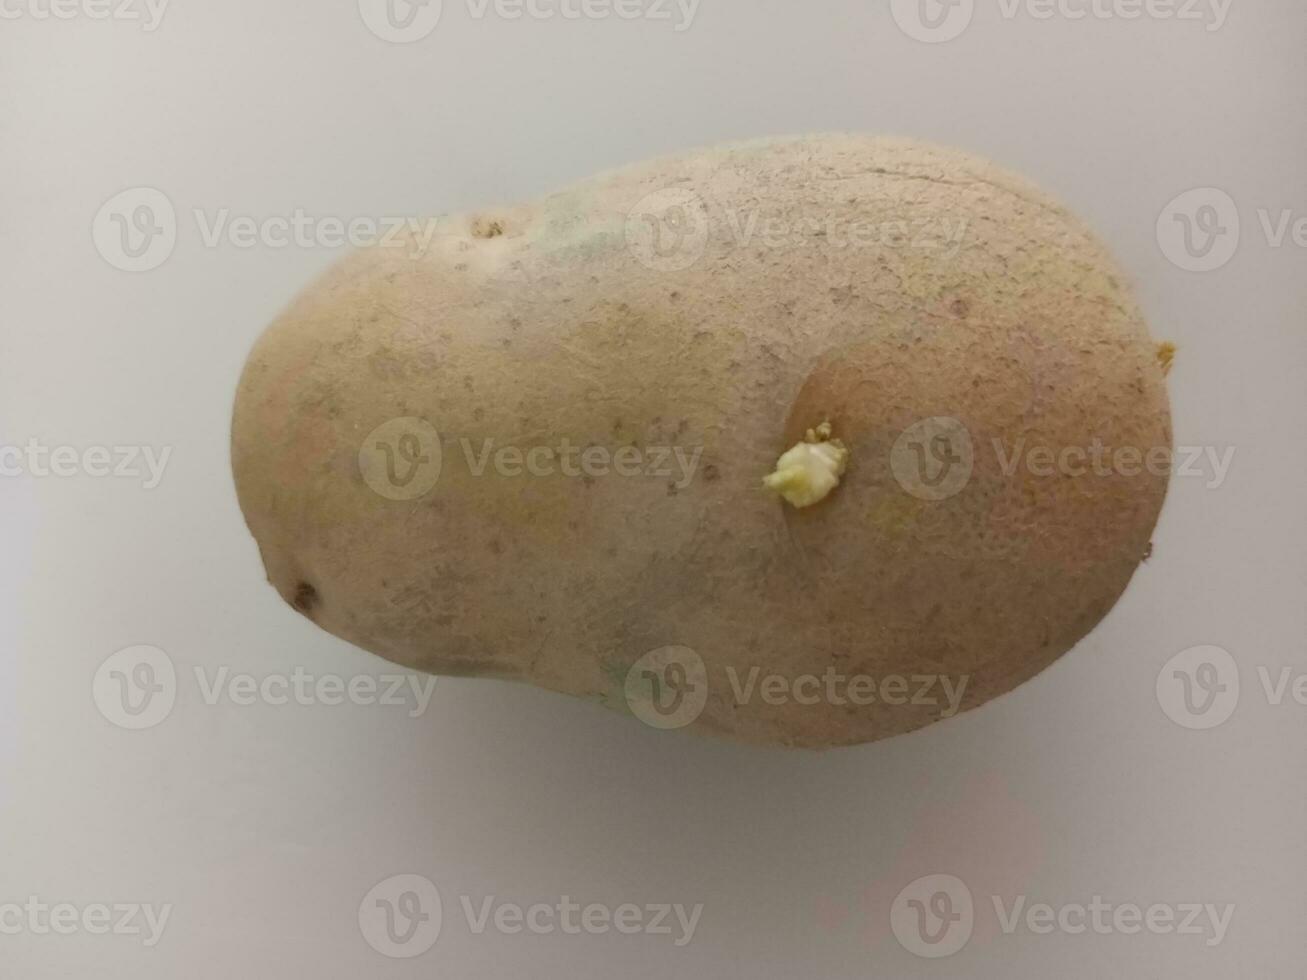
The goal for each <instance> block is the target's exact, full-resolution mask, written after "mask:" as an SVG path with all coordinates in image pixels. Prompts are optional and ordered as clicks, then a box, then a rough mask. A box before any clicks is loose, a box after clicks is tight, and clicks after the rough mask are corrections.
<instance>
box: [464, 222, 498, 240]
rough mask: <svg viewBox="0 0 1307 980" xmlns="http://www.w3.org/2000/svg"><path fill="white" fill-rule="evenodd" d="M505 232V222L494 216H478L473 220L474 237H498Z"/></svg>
mask: <svg viewBox="0 0 1307 980" xmlns="http://www.w3.org/2000/svg"><path fill="white" fill-rule="evenodd" d="M503 233H504V223H503V222H502V221H499V220H497V219H494V218H477V219H475V220H474V221H473V222H472V237H473V238H483V239H484V238H498V237H499V236H500V235H502V234H503Z"/></svg>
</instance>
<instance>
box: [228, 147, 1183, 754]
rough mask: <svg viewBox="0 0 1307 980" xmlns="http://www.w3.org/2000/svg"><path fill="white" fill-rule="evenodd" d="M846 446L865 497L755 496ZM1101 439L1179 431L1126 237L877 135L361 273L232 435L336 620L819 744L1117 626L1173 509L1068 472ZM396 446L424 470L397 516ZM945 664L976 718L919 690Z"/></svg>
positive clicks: (392, 638) (1127, 482)
mask: <svg viewBox="0 0 1307 980" xmlns="http://www.w3.org/2000/svg"><path fill="white" fill-rule="evenodd" d="M393 420H409V421H403V422H395V421H393ZM413 420H421V422H420V423H419V422H415V421H413ZM825 421H829V422H830V423H831V425H832V429H833V431H834V433H835V435H836V436H837V437H838V438H839V439H840V440H841V441H842V442H843V443H844V444H845V445H846V446H847V447H848V450H849V460H848V467H847V472H846V473H845V474H844V476H843V478H842V480H841V483H840V485H839V486H838V487H836V488H835V489H834V490H833V491H832V492H831V493H830V494H829V496H828V497H827V498H826V499H824V500H822V501H821V502H819V503H817V504H815V505H813V506H811V507H805V508H802V509H796V508H794V507H791V506H789V505H787V504H784V503H783V502H781V500H780V499H779V498H778V497H777V496H776V495H775V494H772V493H769V492H767V491H766V490H764V489H763V486H762V480H763V478H764V477H765V476H766V475H767V474H768V473H770V472H771V471H772V469H773V468H774V467H775V465H776V461H777V458H778V457H779V456H780V455H781V454H782V453H783V452H784V451H785V450H787V449H789V448H790V447H792V446H794V445H795V444H796V443H797V442H799V441H801V440H802V439H803V438H804V433H805V432H806V430H808V429H811V428H813V427H814V426H818V425H820V424H821V423H822V422H825ZM386 426H388V427H387V428H382V427H386ZM406 426H407V427H415V426H416V427H417V428H414V429H413V431H412V432H408V431H406V429H405V427H406ZM422 426H426V428H423V427H422ZM379 431H380V432H381V433H382V435H381V436H378V435H377V433H378V432H379ZM432 432H434V433H437V434H438V435H437V437H436V442H435V443H434V444H432V443H431V442H430V437H429V435H428V436H427V437H426V440H427V441H425V442H424V441H423V436H422V434H423V433H428V434H429V433H432ZM369 439H371V440H374V442H375V443H376V444H374V445H365V442H366V441H367V440H369ZM382 442H385V443H386V445H385V446H382V445H380V443H382ZM433 445H434V450H435V451H434V452H432V451H431V450H432V449H433ZM1095 446H1101V447H1103V448H1104V449H1105V450H1106V451H1107V452H1108V453H1111V452H1112V451H1115V450H1122V449H1130V450H1133V451H1134V452H1137V453H1138V454H1139V455H1140V456H1141V458H1142V457H1147V456H1148V454H1149V453H1150V452H1152V453H1154V454H1156V453H1158V452H1162V451H1165V452H1169V449H1170V446H1171V433H1170V420H1169V411H1168V406H1167V397H1166V391H1165V382H1164V372H1163V369H1162V366H1161V364H1160V363H1159V361H1158V358H1157V346H1156V344H1155V342H1154V341H1153V340H1152V339H1150V337H1149V334H1148V331H1147V328H1146V326H1145V324H1144V322H1143V319H1142V317H1141V315H1140V313H1139V310H1138V308H1137V307H1136V305H1135V303H1134V301H1133V299H1132V298H1131V296H1130V293H1129V289H1128V287H1127V285H1126V283H1125V281H1124V279H1123V277H1122V276H1121V274H1120V273H1119V272H1118V271H1117V270H1116V268H1115V266H1114V264H1113V262H1112V260H1111V258H1110V257H1109V256H1108V255H1107V254H1106V252H1105V251H1104V249H1103V247H1102V246H1101V245H1100V244H1099V243H1098V242H1097V241H1096V240H1095V238H1094V237H1093V236H1092V234H1091V233H1090V232H1089V231H1088V230H1087V229H1086V228H1085V226H1084V225H1083V224H1082V223H1081V222H1080V221H1078V220H1077V219H1076V218H1074V217H1073V216H1072V215H1071V214H1069V213H1068V212H1067V211H1066V210H1065V209H1063V208H1062V207H1061V206H1059V205H1058V204H1057V203H1056V202H1054V201H1052V200H1050V199H1049V198H1048V197H1046V196H1044V195H1043V194H1042V193H1040V192H1039V191H1037V190H1036V189H1034V188H1033V187H1031V186H1030V185H1028V184H1027V183H1026V182H1024V181H1023V180H1021V179H1019V178H1016V177H1014V176H1012V175H1010V174H1008V173H1006V172H1004V171H1002V170H1000V169H998V168H996V167H995V166H993V165H992V164H989V163H987V162H985V161H982V160H979V159H977V158H974V157H971V156H968V155H965V154H962V153H958V152H955V151H950V150H945V149H941V148H937V147H932V146H927V145H923V144H920V143H916V142H912V141H907V140H898V139H881V138H873V137H865V136H854V135H831V136H816V137H804V138H795V139H786V140H768V141H757V142H752V143H746V144H737V145H731V146H726V147H721V148H717V149H712V150H706V151H701V152H698V153H691V154H687V155H684V156H681V157H676V158H670V159H665V160H660V161H655V162H653V163H649V164H644V165H640V166H635V167H631V168H627V169H624V170H620V171H616V172H613V173H609V174H604V175H601V176H598V177H595V178H593V179H591V180H589V181H586V182H583V183H581V184H578V185H575V186H573V187H571V188H569V189H567V190H564V191H562V192H560V193H557V194H554V195H551V196H549V197H547V198H545V199H543V200H541V201H539V202H535V203H532V204H526V205H521V206H517V207H512V208H504V209H497V210H491V211H488V212H485V213H479V214H475V215H465V216H455V217H452V218H447V219H442V220H441V221H440V222H439V223H438V225H437V230H436V233H435V235H434V236H433V237H432V238H431V239H430V240H429V242H426V243H423V242H422V241H421V240H420V239H419V238H418V237H409V238H406V239H405V240H404V241H403V242H400V243H398V244H397V247H377V248H373V249H370V250H366V251H363V252H360V253H357V254H355V255H353V256H351V257H349V258H347V259H346V260H344V261H342V262H341V263H340V264H339V265H338V266H336V267H335V268H334V269H333V270H332V271H331V272H330V273H329V274H328V275H327V276H326V277H325V278H323V279H322V280H321V281H320V282H318V283H316V284H314V285H313V286H312V287H311V288H309V289H308V290H307V291H306V292H304V293H302V294H301V295H300V296H299V297H298V298H297V299H296V300H295V301H294V303H293V304H292V305H291V306H290V308H289V309H288V310H287V311H286V312H285V313H284V314H283V315H282V316H281V317H279V318H278V319H277V321H276V322H275V323H274V324H273V325H272V326H271V327H270V328H269V329H268V331H267V332H266V333H265V335H264V336H263V337H262V339H261V340H260V341H259V342H258V343H257V345H256V347H255V349H254V350H253V352H252V353H251V355H250V358H249V361H248V364H247V366H246V368H245V371H244V374H243V376H242V378H241V381H240V386H239V391H238V396H237V400H236V408H235V416H234V421H233V432H232V455H233V467H234V472H235V477H236V484H237V490H238V493H239V497H240V502H241V506H242V509H243V511H244V514H245V517H246V520H247V523H248V524H249V527H250V529H251V531H252V532H253V534H254V536H255V538H256V539H257V541H258V544H259V548H260V552H261V554H262V558H263V561H264V564H265V567H266V569H267V574H268V577H269V580H270V581H271V582H272V584H273V585H274V586H275V587H276V588H277V589H278V591H279V592H280V593H281V595H282V596H283V597H284V598H285V599H286V601H287V602H289V603H290V604H292V605H293V606H295V607H296V608H297V609H299V610H300V611H301V612H302V613H304V614H305V615H306V616H308V617H310V618H311V619H312V620H313V621H314V622H316V623H317V624H318V625H320V626H321V627H323V628H324V629H327V630H329V631H330V632H332V633H334V634H336V635H337V636H340V637H342V638H344V639H346V640H348V641H350V642H352V643H355V644H357V645H358V646H360V647H363V648H365V649H367V650H370V651H372V652H374V653H376V654H379V655H380V656H382V657H385V658H387V659H389V660H392V661H395V662H397V663H400V664H404V665H407V666H411V667H414V668H418V669H421V670H427V671H432V672H436V673H445V674H458V675H470V676H487V677H500V678H507V679H516V680H522V681H528V682H530V683H533V684H536V685H539V686H542V687H545V688H549V689H551V690H555V691H560V692H564V693H569V694H574V695H579V696H581V697H585V698H589V699H592V700H597V701H599V702H602V703H604V704H607V705H609V706H611V707H614V708H617V709H619V710H629V709H630V704H629V703H628V698H627V694H628V693H629V690H628V687H627V685H626V681H627V678H628V676H629V675H630V673H631V671H632V668H633V666H635V665H637V663H639V662H642V661H641V658H642V657H645V655H646V654H649V653H650V651H654V650H659V649H662V648H666V647H676V648H683V649H686V650H689V651H693V655H692V656H693V657H694V658H696V662H701V663H702V664H703V670H704V673H703V675H702V678H701V680H702V681H703V683H704V685H705V688H706V689H705V690H704V691H703V692H700V697H699V699H698V701H697V702H696V707H695V709H694V711H693V717H692V718H686V719H684V720H685V721H687V722H689V723H691V724H692V725H693V726H694V727H695V728H698V729H700V730H703V731H708V732H715V733H721V734H725V735H729V736H732V737H735V738H739V739H743V740H746V741H751V742H757V743H763V744H774V745H794V746H806V747H825V746H833V745H846V744H853V743H858V742H865V741H871V740H874V739H878V738H883V737H886V736H889V735H894V734H898V733H901V732H906V731H910V730H912V729H915V728H919V727H921V726H923V725H926V724H928V723H930V722H932V721H936V720H939V719H940V718H942V717H947V716H949V715H951V714H953V713H954V712H956V711H958V710H965V709H967V708H971V707H974V706H976V705H979V704H982V703H984V702H985V701H988V700H990V699H992V698H994V697H996V696H997V695H1000V694H1002V693H1004V692H1006V691H1008V690H1010V689H1012V688H1013V687H1015V686H1016V685H1017V684H1020V683H1021V682H1022V681H1024V680H1026V679H1027V678H1029V677H1031V676H1033V675H1034V674H1035V673H1037V672H1038V671H1039V670H1041V669H1042V668H1044V667H1045V666H1047V665H1048V664H1049V663H1051V662H1052V661H1053V660H1054V659H1055V658H1057V657H1058V656H1059V655H1061V654H1062V653H1064V652H1066V651H1067V650H1068V649H1070V648H1071V647H1072V646H1073V645H1074V644H1075V643H1076V642H1077V641H1078V640H1079V639H1080V638H1081V637H1082V636H1084V635H1085V634H1086V633H1087V632H1088V631H1089V630H1090V629H1092V628H1093V626H1094V625H1095V624H1096V623H1097V622H1098V621H1099V620H1100V619H1101V618H1102V617H1103V616H1104V615H1105V614H1106V613H1107V611H1108V610H1109V609H1110V608H1111V607H1112V605H1113V604H1114V603H1115V601H1116V600H1117V598H1118V597H1119V596H1120V594H1121V592H1122V591H1123V590H1124V588H1125V586H1126V584H1127V583H1128V582H1129V580H1130V577H1131V575H1132V574H1133V572H1134V570H1135V568H1136V566H1137V565H1138V563H1139V562H1140V561H1141V560H1142V559H1143V558H1144V557H1145V555H1146V554H1147V551H1148V548H1149V542H1150V536H1151V533H1152V530H1153V527H1154V524H1155V522H1156V519H1157V516H1158V513H1159V511H1160V508H1161V506H1162V502H1163V498H1164V496H1165V492H1166V486H1167V476H1166V473H1165V472H1164V471H1163V470H1162V469H1161V468H1159V467H1157V466H1136V465H1132V466H1130V467H1111V466H1109V467H1103V466H1101V465H1074V466H1073V465H1069V464H1068V461H1069V460H1077V461H1080V460H1082V458H1083V457H1082V456H1081V455H1080V454H1081V453H1085V454H1089V453H1092V452H1093V447H1095ZM568 447H575V449H574V450H569V449H568ZM583 449H585V450H589V451H590V455H589V456H588V457H586V456H582V455H581V454H580V450H583ZM501 450H507V454H506V455H505V454H501V453H500V451H501ZM1036 450H1038V451H1039V452H1040V453H1041V454H1042V453H1043V451H1044V450H1047V451H1048V452H1049V453H1050V454H1051V455H1052V456H1053V457H1054V458H1055V459H1057V460H1060V461H1061V462H1060V463H1059V464H1058V465H1057V466H1055V467H1054V470H1055V471H1054V472H1053V473H1052V474H1051V475H1049V474H1048V472H1047V469H1046V468H1040V467H1036V466H1032V465H1028V463H1029V462H1030V461H1031V460H1033V458H1034V457H1033V456H1029V455H1028V454H1030V453H1032V452H1033V451H1036ZM1068 450H1070V451H1071V452H1072V453H1073V455H1072V456H1068V455H1067V451H1068ZM361 451H363V452H365V453H371V455H370V456H368V457H367V458H368V459H371V460H373V463H371V464H366V465H365V464H362V463H361V461H360V459H361V458H360V452H361ZM533 453H534V455H532V454H533ZM569 453H571V455H569ZM497 454H498V455H497ZM516 454H520V456H518V455H516ZM383 457H384V459H383ZM1039 458H1040V460H1041V461H1042V462H1046V458H1045V457H1044V456H1043V455H1041V456H1040V457H1039ZM1094 458H1096V457H1094ZM1109 458H1112V457H1110V456H1109ZM1130 458H1131V459H1133V456H1131V457H1130ZM437 460H438V464H439V465H438V466H437V465H436V462H437ZM587 460H588V462H587ZM383 461H384V462H385V463H386V464H387V465H390V466H392V467H400V468H403V467H407V468H408V471H407V473H406V475H407V476H410V477H411V476H412V475H413V473H414V472H415V471H416V470H417V469H418V468H421V467H423V466H426V467H430V470H429V471H428V472H426V473H419V474H418V475H417V478H418V479H419V480H421V481H426V482H431V477H432V476H435V479H434V482H431V485H430V486H429V488H425V489H424V492H422V493H420V494H419V495H417V496H414V497H412V498H411V499H405V498H406V497H407V491H405V490H403V488H401V487H399V484H398V482H397V483H396V484H395V486H396V488H397V492H396V493H387V492H385V491H386V487H385V486H382V487H381V491H380V492H379V491H378V488H377V480H378V479H379V478H381V477H379V475H378V471H377V470H376V467H378V466H380V465H381V463H382V462H383ZM367 465H372V466H373V467H374V469H373V471H372V472H371V473H370V476H368V475H367V474H365V469H367ZM914 466H916V467H917V469H916V471H915V472H914V470H913V467H914ZM398 473H399V471H398V469H396V470H394V471H391V470H387V471H386V474H384V478H385V479H390V478H392V477H393V478H394V479H395V480H396V481H401V480H402V479H403V478H402V477H400V476H399V475H398ZM365 477H366V478H365ZM421 486H423V487H425V482H423V483H422V484H421ZM930 676H933V677H936V678H939V679H944V678H947V679H948V681H949V683H950V684H951V687H952V689H953V690H955V691H957V692H958V693H957V696H956V698H955V699H953V700H952V701H950V700H949V699H948V698H946V696H945V695H944V693H943V692H944V690H945V688H944V687H943V685H942V683H939V682H937V683H935V684H934V685H933V687H932V690H933V692H934V694H933V696H919V695H918V691H919V689H920V687H921V682H919V681H914V679H915V678H924V677H930ZM812 677H816V678H819V679H820V683H819V684H813V682H811V681H808V680H804V679H805V678H812ZM766 678H780V679H782V680H779V681H774V682H772V683H771V685H770V686H768V687H767V688H766V689H765V691H764V689H763V687H762V686H761V681H762V680H763V679H766ZM856 678H866V679H870V685H871V686H867V682H865V681H864V682H863V683H862V686H861V687H859V688H858V689H857V690H858V691H859V692H860V693H861V695H862V696H860V697H851V696H850V690H849V685H850V684H851V683H853V680H854V679H856ZM895 678H903V679H905V682H906V684H907V696H906V697H903V696H901V690H900V688H899V686H897V681H895V680H894V679H895ZM751 680H752V682H753V683H752V685H751V684H750V681H751ZM887 680H889V681H891V682H892V683H890V684H889V685H887V684H886V683H885V682H886V681H887ZM814 694H815V697H814V696H813V695H814ZM669 727H670V726H669Z"/></svg>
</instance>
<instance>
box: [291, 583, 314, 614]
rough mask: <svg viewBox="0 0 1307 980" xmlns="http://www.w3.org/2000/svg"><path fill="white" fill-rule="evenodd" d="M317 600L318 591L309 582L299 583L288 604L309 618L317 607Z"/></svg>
mask: <svg viewBox="0 0 1307 980" xmlns="http://www.w3.org/2000/svg"><path fill="white" fill-rule="evenodd" d="M318 599H319V596H318V590H317V589H315V588H314V587H313V584H312V583H311V582H300V583H299V585H297V586H295V595H294V596H293V597H292V598H291V601H290V604H291V605H292V606H294V607H295V609H296V610H297V611H299V612H302V613H303V614H304V615H305V616H310V615H312V614H313V610H314V608H316V607H317V605H318Z"/></svg>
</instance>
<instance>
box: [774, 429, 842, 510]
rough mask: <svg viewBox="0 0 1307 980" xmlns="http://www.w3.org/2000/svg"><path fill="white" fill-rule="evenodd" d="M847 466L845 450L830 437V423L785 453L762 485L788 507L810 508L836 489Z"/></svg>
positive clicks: (840, 443) (837, 441)
mask: <svg viewBox="0 0 1307 980" xmlns="http://www.w3.org/2000/svg"><path fill="white" fill-rule="evenodd" d="M848 465H849V450H848V449H847V448H846V447H845V445H844V443H842V442H840V441H839V440H838V439H835V438H833V437H832V432H831V425H830V423H829V422H823V423H822V424H821V425H819V426H818V427H817V428H816V429H809V430H808V431H807V434H806V435H804V437H803V441H802V442H800V443H799V444H798V445H796V446H794V447H793V448H791V449H788V450H786V452H784V453H783V454H782V455H781V458H780V459H779V460H777V461H776V469H775V471H774V472H772V473H770V474H768V475H767V476H765V477H763V481H762V482H763V486H765V487H766V488H767V489H768V490H773V491H775V492H776V493H778V494H780V495H781V497H783V498H784V499H785V500H786V501H787V502H788V503H790V504H791V505H792V506H794V507H811V506H812V505H813V504H816V503H820V502H821V501H823V500H825V499H826V497H827V496H828V495H829V494H830V492H831V491H832V490H834V489H835V488H836V487H837V486H839V484H840V477H842V476H843V475H844V471H845V469H847V468H848Z"/></svg>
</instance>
